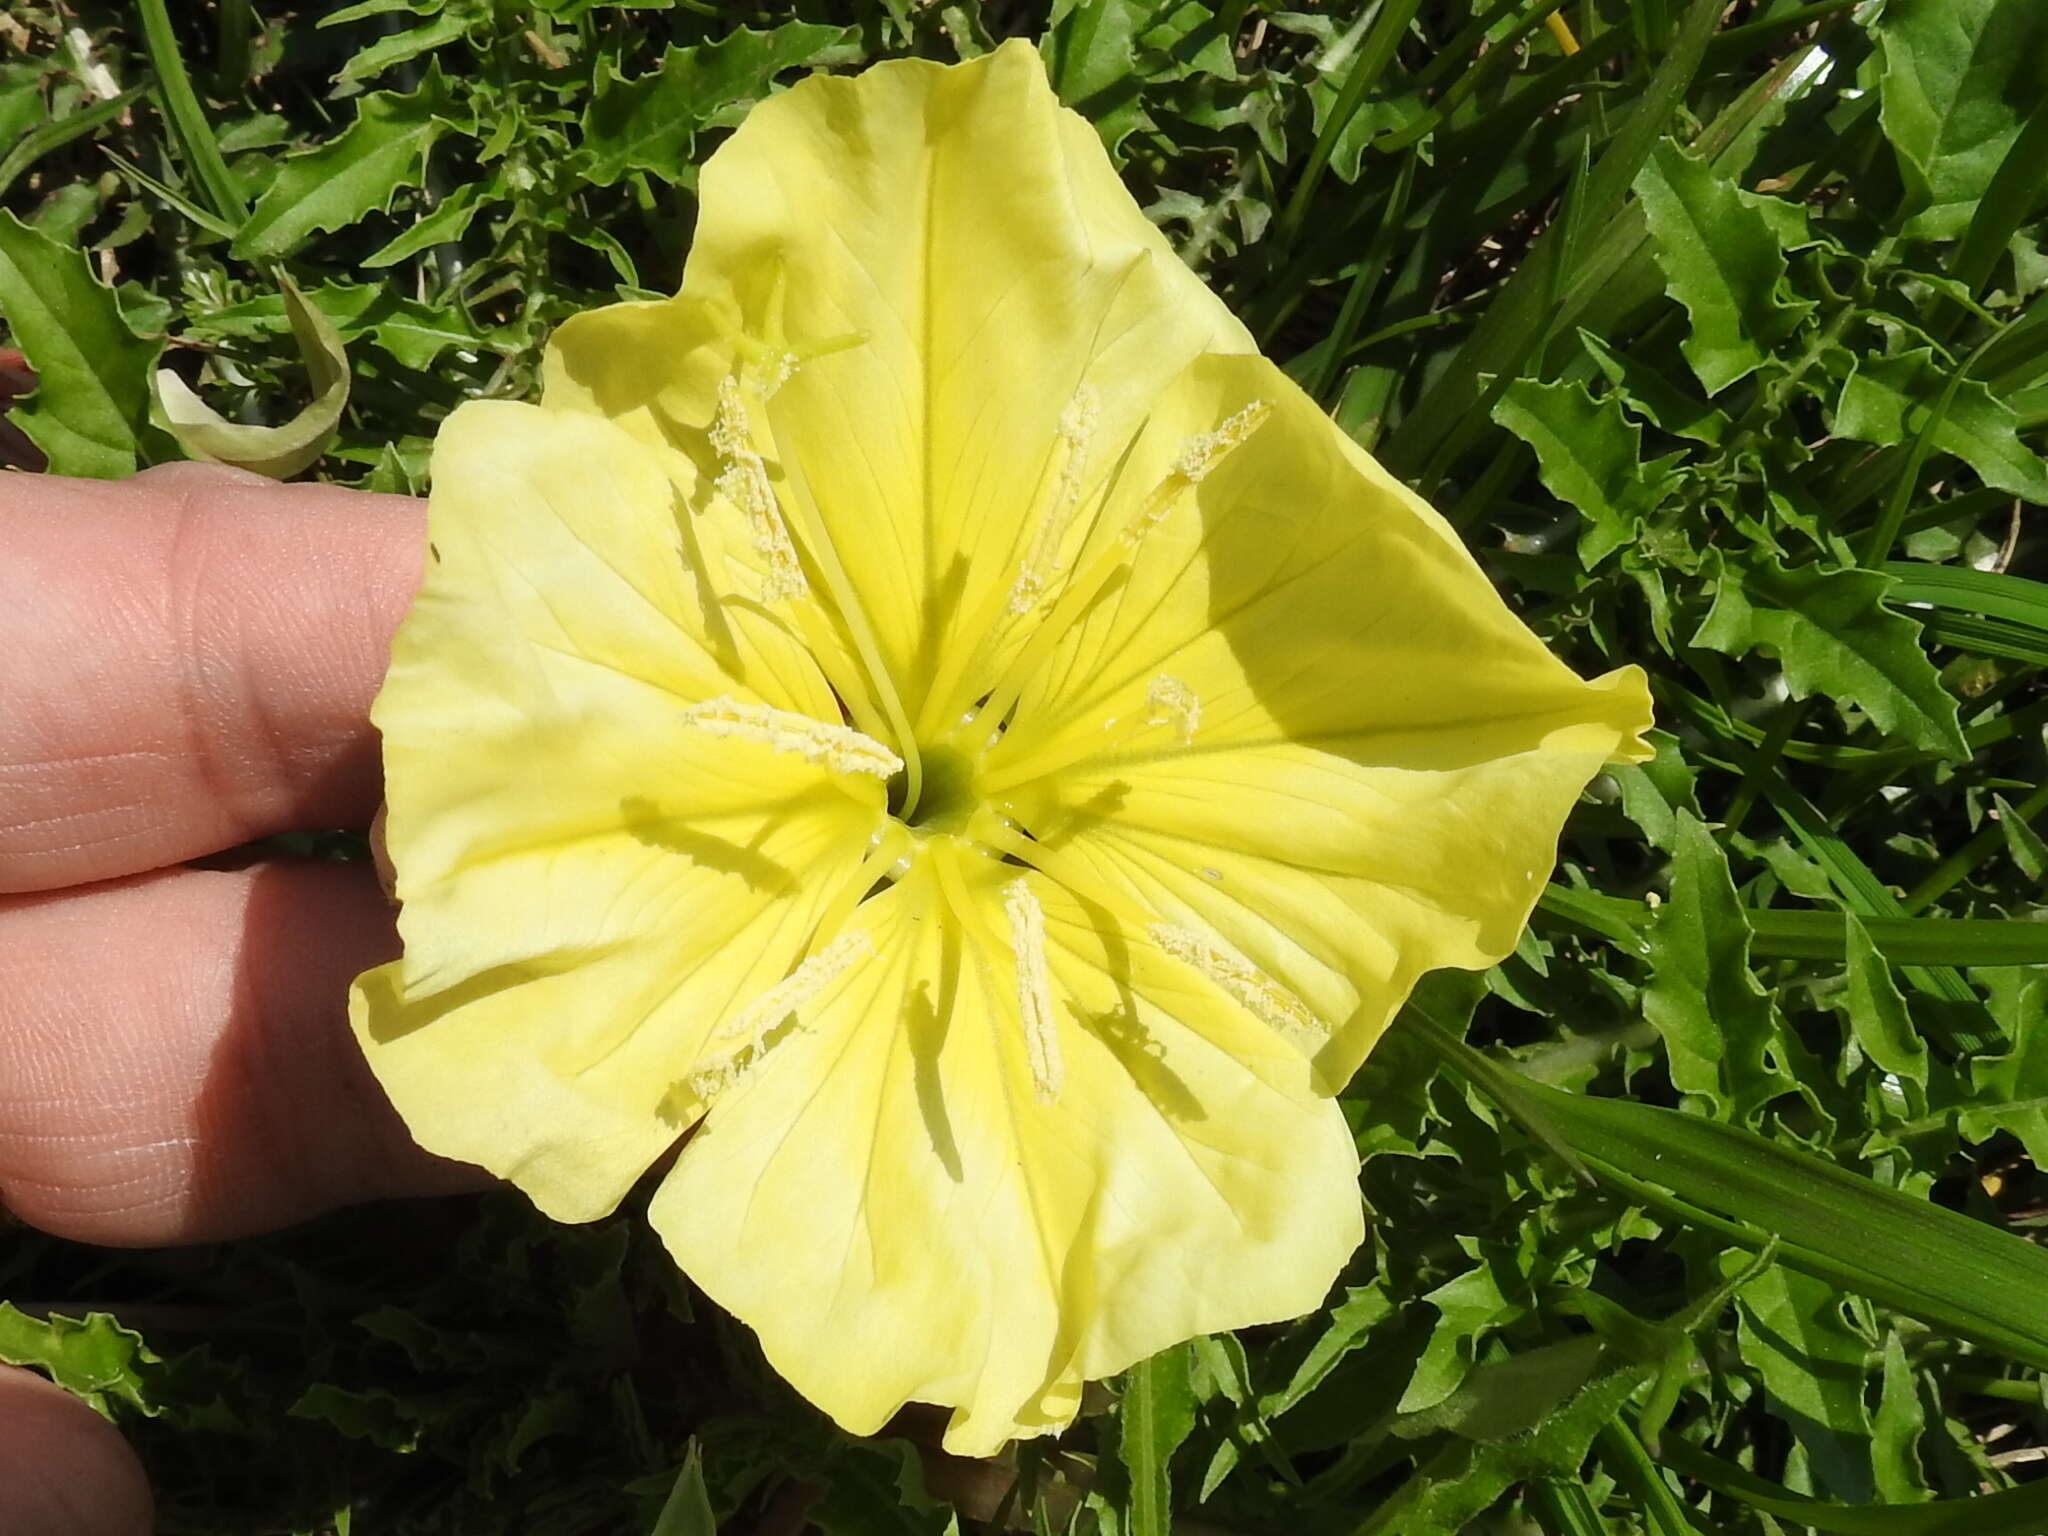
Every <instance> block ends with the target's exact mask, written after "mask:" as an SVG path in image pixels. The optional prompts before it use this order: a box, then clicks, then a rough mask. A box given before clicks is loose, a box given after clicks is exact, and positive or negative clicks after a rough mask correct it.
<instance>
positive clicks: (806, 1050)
mask: <svg viewBox="0 0 2048 1536" xmlns="http://www.w3.org/2000/svg"><path fill="white" fill-rule="evenodd" d="M1017 873H1018V872H1017V870H1016V869H1015V868H1014V867H1013V866H1008V865H1003V864H997V863H993V862H991V861H988V860H986V859H981V858H977V857H973V856H966V855H956V854H954V853H952V852H951V851H949V850H947V849H946V848H945V847H944V846H943V840H940V841H938V842H935V843H934V844H933V845H929V847H928V856H927V857H926V858H924V859H922V860H920V861H919V863H918V865H917V866H916V868H915V869H914V870H913V872H912V873H911V874H910V876H909V877H908V878H907V879H906V880H905V881H904V882H903V883H902V884H900V885H898V886H896V887H894V888H892V889H891V890H890V891H888V892H887V893H885V894H883V895H881V896H878V897H876V898H875V899H873V900H871V901H870V902H868V903H867V904H866V905H864V906H863V907H862V908H861V909H860V911H859V913H858V914H857V917H856V921H857V922H858V923H860V924H862V925H864V926H866V927H867V928H868V929H869V931H870V933H871V935H872V938H873V942H874V953H875V958H874V959H873V960H871V961H869V962H868V963H867V964H866V965H864V966H863V967H861V968H859V969H858V970H856V971H853V972H850V973H849V974H848V975H847V976H846V977H845V978H844V979H843V980H842V982H841V983H840V985H839V987H838V989H837V990H836V992H834V993H832V994H829V995H827V996H825V997H822V998H820V999H819V1000H818V1003H817V1005H816V1007H815V1009H814V1010H813V1011H812V1012H811V1013H810V1014H809V1015H808V1016H807V1017H806V1018H805V1020H804V1023H803V1027H802V1028H801V1029H799V1030H798V1031H796V1032H795V1033H793V1034H791V1035H790V1036H789V1037H788V1038H786V1039H785V1040H783V1041H782V1043H780V1044H779V1045H777V1046H775V1047H774V1048H773V1050H771V1051H770V1052H769V1053H768V1055H767V1056H766V1057H765V1059H764V1060H763V1061H762V1063H761V1064H760V1066H759V1068H758V1069H757V1070H756V1071H755V1072H754V1073H753V1074H752V1075H751V1076H750V1077H748V1078H747V1079H746V1080H745V1081H743V1082H742V1083H741V1084H740V1085H739V1086H738V1087H737V1088H735V1089H733V1090H732V1091H731V1093H730V1094H729V1095H728V1096H727V1097H724V1098H721V1099H719V1100H718V1101H717V1102H716V1103H715V1104H714V1106H713V1108H712V1110H711V1113H710V1115H709V1116H708V1117H707V1119H706V1120H705V1122H704V1124H703V1126H702V1127H701V1129H700V1130H699V1132H698V1134H697V1135H696V1136H695V1137H694V1138H692V1140H691V1141H690V1142H689V1143H688V1145H686V1146H685V1148H684V1150H683V1154H682V1156H681V1158H680V1159H679V1160H678V1162H677V1164H676V1167H675V1168H674V1169H673V1170H672V1171H671V1172H670V1174H669V1175H668V1178H667V1179H666V1180H665V1181H664V1183H663V1185H662V1187H661V1190H660V1192H659V1193H658V1194H657V1195H656V1197H655V1200H654V1204H653V1207H652V1210H651V1212H650V1215H651V1217H652V1220H653V1221H654V1224H655V1226H656V1227H657V1229H658V1230H659V1231H660V1232H661V1234H662V1236H663V1238H664V1240H665V1241H666V1242H667V1243H668V1245H669V1247H670V1249H671V1250H672V1251H673V1252H674V1254H675V1256H676V1258H677V1260H678V1262H679V1263H681V1264H682V1266H683V1267H684V1269H685V1270H687V1271H688V1273H689V1274H690V1275H691V1277H692V1278H693V1279H695V1280H696V1281H697V1282H698V1283H699V1284H700V1285H702V1286H703V1287H704V1289H705V1290H706V1291H707V1292H708V1293H709V1294H710V1295H711V1296H712V1297H713V1298H714V1299H716V1300H717V1301H718V1302H719V1303H720V1304H721V1305H723V1306H725V1307H726V1308H728V1309H729V1310H731V1311H732V1312H734V1313H735V1314H736V1315H737V1316H739V1317H740V1318H741V1319H742V1320H744V1321H746V1322H747V1323H749V1324H750V1325H751V1326H752V1327H753V1328H754V1329H755V1330H756V1331H757V1332H758V1333H759V1334H760V1337H761V1342H762V1345H763V1348H764V1349H765V1350H766V1352H767V1355H768V1358H769V1360H770V1361H771V1362H772V1363H773V1364H774V1365H775V1367H776V1369H777V1370H779V1371H780V1372H782V1373H783V1375H785V1376H786V1377H787V1378H788V1379H789V1380H790V1382H791V1383H792V1384H793V1385H795V1386H796V1387H797V1388H798V1390H800V1391H802V1392H803V1393H804V1394H805V1395H806V1396H808V1397H810V1398H811V1399H812V1400H813V1401H814V1402H817V1403H818V1404H819V1405H820V1406H822V1407H823V1408H824V1409H825V1410H826V1411H827V1412H828V1413H830V1414H832V1416H833V1417H834V1418H836V1419H837V1420H838V1421H839V1422H840V1423H841V1424H842V1425H844V1426H845V1427H846V1428H848V1429H850V1430H852V1431H854V1432H855V1433H871V1432H873V1431H874V1430H876V1429H878V1428H880V1426H881V1425H882V1424H883V1423H884V1422H885V1421H886V1420H887V1419H888V1418H889V1416H890V1415H891V1414H892V1413H894V1412H895V1411H896V1409H897V1408H898V1407H900V1406H901V1405H902V1404H903V1403H904V1402H905V1401H911V1400H915V1401H921V1402H933V1403H942V1404H947V1405H950V1406H952V1407H953V1408H954V1409H955V1412H954V1415H953V1420H952V1424H951V1427H950V1428H949V1430H948V1432H947V1436H946V1444H947V1447H948V1449H950V1450H953V1451H956V1452H959V1453H963V1454H968V1455H987V1454H990V1453H992V1452H994V1451H995V1450H996V1449H997V1448H998V1447H999V1446H1000V1445H1001V1444H1002V1442H1003V1441H1005V1440H1006V1439H1009V1438H1011V1437H1013V1436H1019V1435H1034V1434H1042V1433H1046V1432H1049V1431H1051V1430H1055V1429H1058V1428H1060V1427H1061V1426H1062V1425H1064V1424H1065V1423H1067V1422H1068V1421H1069V1420H1071V1419H1072V1417H1073V1416H1074V1413H1075V1411H1076V1408H1077V1407H1078V1403H1079V1397H1080V1387H1081V1383H1082V1382H1083V1381H1084V1380H1092V1379H1095V1378H1098V1377H1102V1376H1106V1375H1110V1374H1112V1373H1114V1372H1116V1371H1119V1370H1122V1369H1124V1368H1125V1367H1127V1366H1129V1365H1130V1364H1132V1363H1134V1362H1135V1361H1137V1360H1140V1359H1143V1358H1145V1357H1146V1356H1147V1355H1150V1354H1152V1353H1154V1352H1156V1351H1157V1350H1159V1349H1162V1348H1164V1347H1166V1346H1167V1345H1169V1344H1172V1343H1175V1342H1177V1341H1179V1340H1181V1339H1185V1338H1189V1337H1192V1336H1194V1335H1196V1334H1200V1333H1206V1332H1212V1331H1215V1330H1219V1329H1224V1328H1234V1327H1242V1326H1246V1325H1249V1324H1252V1323H1258V1322H1266V1321H1272V1320H1275V1319H1279V1318H1285V1317H1292V1316H1296V1315H1299V1314H1300V1313H1302V1312H1305V1311H1308V1310H1310V1309H1311V1308H1313V1307H1314V1306H1316V1305H1317V1304H1318V1303H1319V1302H1320V1301H1321V1300H1322V1298H1323V1296H1324V1294H1325V1293H1326V1291H1327V1289H1328V1287H1329V1285H1330V1283H1331V1282H1332V1280H1333V1279H1334V1278H1335V1276H1336V1273H1337V1271H1338V1269H1339V1267H1340V1266H1341V1265H1342V1263H1343V1261H1344V1259H1345V1257H1346V1256H1347V1255H1348V1254H1349V1253H1350V1252H1351V1251H1352V1249H1353V1248H1354V1247H1355V1246H1356V1245H1357V1243H1358V1241H1359V1239H1360V1237H1361V1235H1362V1231H1363V1228H1362V1220H1361V1212H1360V1205H1359V1199H1358V1192H1357V1182H1356V1173H1357V1154H1356V1152H1355V1150H1354V1148H1353V1145H1352V1142H1351V1138H1350V1135H1349V1133H1348V1131H1347V1130H1346V1129H1345V1126H1344V1122H1343V1117H1342V1115H1341V1113H1340V1112H1339V1111H1338V1109H1337V1107H1336V1106H1335V1105H1334V1104H1333V1103H1331V1102H1329V1101H1327V1100H1324V1099H1319V1098H1318V1097H1317V1095H1316V1094H1315V1092H1314V1090H1313V1088H1312V1086H1311V1084H1310V1082H1309V1074H1308V1070H1307V1067H1306V1064H1305V1063H1304V1061H1303V1060H1302V1058H1301V1056H1300V1055H1299V1054H1298V1053H1297V1052H1296V1051H1294V1050H1293V1049H1292V1048H1291V1047H1289V1046H1287V1045H1286V1044H1285V1043H1284V1042H1283V1041H1282V1040H1281V1039H1280V1038H1279V1037H1278V1036H1276V1035H1275V1034H1274V1033H1273V1032H1272V1031H1271V1030H1269V1029H1267V1028H1266V1027H1265V1026H1264V1025H1262V1024H1260V1023H1259V1022H1258V1021H1257V1020H1256V1019H1254V1018H1252V1017H1251V1016H1250V1015H1249V1014H1247V1013H1246V1012H1245V1011H1244V1009H1242V1008H1241V1007H1239V1006H1237V1005H1236V1004H1235V1003H1234V1002H1233V1001H1232V1000H1231V999H1230V998H1229V997H1228V996H1227V995H1226V994H1225V993H1224V992H1222V991H1221V990H1220V989H1219V988H1217V987H1216V986H1215V985H1214V984H1213V983H1212V982H1211V981H1209V980H1208V979H1206V978H1205V977H1204V976H1202V975H1201V974H1200V973H1199V972H1198V971H1196V970H1194V969H1191V968H1190V967H1189V966H1187V965H1186V964H1185V963H1184V962H1182V961H1180V960H1177V959H1175V958H1173V957H1172V956H1171V955H1169V954H1166V953H1164V952H1163V951H1162V950H1161V949H1160V948H1159V947H1158V945H1157V944H1156V943H1154V942H1153V940H1152V939H1150V938H1149V937H1148V936H1147V935H1146V934H1145V933H1144V932H1143V931H1133V930H1131V929H1129V928H1127V927H1125V926H1121V925H1118V924H1116V923H1115V922H1114V921H1113V920H1112V919H1109V918H1107V917H1106V916H1104V915H1102V914H1100V913H1091V912H1089V911H1087V910H1085V909H1084V908H1083V907H1082V906H1081V905H1080V904H1079V903H1078V902H1076V901H1075V900H1074V899H1073V898H1072V897H1070V896H1067V895H1065V894H1064V893H1062V892H1061V891H1060V889H1059V888H1058V887H1056V886H1055V885H1053V884H1052V883H1051V882H1049V881H1047V880H1045V879H1044V878H1042V877H1040V876H1037V875H1032V876H1028V877H1026V879H1025V884H1026V887H1027V888H1028V892H1029V897H1030V900H1032V901H1034V902H1036V903H1038V904H1039V905H1040V907H1041V909H1042V917H1043V940H1042V942H1043V950H1044V960H1045V964H1046V968H1047V972H1048V976H1047V990H1048V991H1049V994H1050V996H1051V998H1052V1000H1053V1014H1054V1020H1055V1027H1056V1030H1057V1036H1058V1038H1057V1045H1056V1050H1057V1053H1058V1059H1059V1063H1060V1066H1059V1071H1058V1086H1057V1092H1056V1093H1055V1094H1053V1095H1052V1096H1050V1098H1049V1099H1047V1098H1046V1097H1045V1096H1043V1095H1042V1094H1041V1093H1040V1092H1039V1091H1038V1089H1039V1087H1040V1086H1041V1079H1042V1077H1043V1073H1042V1071H1041V1070H1039V1069H1038V1068H1035V1067H1034V1064H1033V1061H1032V1059H1031V1042H1030V1040H1029V1039H1028V1038H1027V1035H1026V1030H1025V1026H1024V1025H1023V1023H1022V1022H1021V1021H1020V1018H1019V1012H1018V991H1017V974H1016V971H1017V966H1016V961H1015V959H1014V958H1013V957H1014V956H1015V955H1016V954H1017V953H1018V951H1017V950H1016V949H1015V948H1014V947H1013V945H1012V943H1011V940H1010V938H1009V937H1008V935H1010V934H1011V933H1012V932H1013V928H1012V925H1011V921H1010V919H1011V918H1012V917H1014V915H1015V907H1016V905H1017V902H1018V897H1017V895H1016V892H1015V890H1014V887H1015V885H1016V881H1015V879H1014V878H1013V877H1015V876H1016V875H1017Z"/></svg>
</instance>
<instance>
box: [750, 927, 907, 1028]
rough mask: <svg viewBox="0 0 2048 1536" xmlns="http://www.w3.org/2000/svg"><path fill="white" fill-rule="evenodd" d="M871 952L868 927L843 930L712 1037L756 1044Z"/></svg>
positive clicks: (872, 941)
mask: <svg viewBox="0 0 2048 1536" xmlns="http://www.w3.org/2000/svg"><path fill="white" fill-rule="evenodd" d="M874 952H875V941H874V940H873V939H871V938H869V937H868V931H867V929H865V928H855V929H852V930H850V931H849V932H846V933H842V934H841V935H839V937H838V938H836V939H834V940H833V941H832V942H831V943H830V944H827V945H826V946H825V947H824V948H823V949H821V950H819V951H818V952H817V953H816V954H815V955H812V956H810V957H809V958H808V959H806V960H805V961H804V962H803V964H801V965H799V966H798V967H797V968H796V969H795V970H793V971H791V972H790V973H789V974H788V975H787V976H785V977H783V978H782V980H780V981H778V982H777V983H775V985H774V986H772V987H770V988H769V989H768V990H767V991H766V992H763V993H761V994H760V995H759V996H758V997H756V998H755V999H754V1000H753V1001H752V1002H750V1003H748V1004H747V1005H746V1006H745V1007H744V1008H741V1009H740V1010H739V1012H737V1013H735V1014H734V1015H733V1016H732V1017H731V1018H729V1019H727V1020H726V1021H725V1022H724V1023H723V1024H721V1025H719V1026H718V1028H717V1029H715V1030H713V1031H712V1033H711V1038H712V1039H714V1040H741V1041H744V1042H746V1043H747V1044H749V1045H752V1044H756V1043H758V1042H759V1041H760V1039H761V1037H762V1036H763V1035H765V1034H767V1033H768V1031H769V1030H771V1029H773V1028H774V1027H775V1026H776V1025H777V1024H780V1023H781V1022H782V1021H783V1020H784V1019H786V1018H787V1017H789V1015H790V1014H792V1013H794V1012H796V1011H797V1009H799V1008H801V1007H802V1006H803V1005H804V1004H805V1003H808V1002H809V1001H810V1000H811V999H812V998H814V997H816V996H817V995H818V994H819V993H820V992H822V991H824V990H825V988H826V987H827V986H829V985H830V984H831V983H832V982H833V981H835V980H837V979H838V978H839V977H840V976H841V975H842V974H844V972H845V971H846V968H847V967H848V966H850V965H852V964H853V962H854V961H856V960H860V959H863V958H865V957H866V956H868V955H871V954H873V953H874Z"/></svg>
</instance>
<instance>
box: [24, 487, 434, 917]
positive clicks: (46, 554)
mask: <svg viewBox="0 0 2048 1536" xmlns="http://www.w3.org/2000/svg"><path fill="white" fill-rule="evenodd" d="M424 527H425V524H424V513H423V511H422V508H421V505H420V504H419V503H417V502H415V501H412V500H411V499H409V498H407V497H403V496H374V495H369V494H367V493H364V492H360V491H348V490H342V489H340V488H338V487H335V486H320V485H305V486H280V485H276V484H273V483H272V482H270V481H268V480H264V479H262V478H261V477H259V476H255V475H248V474H242V473H239V472H235V471H227V470H220V469H216V468H213V467H211V466H206V465H196V464H180V465H169V466H166V467H165V468H163V469H156V470H151V471H149V472H148V473H147V474H144V475H141V476H138V477H137V478H136V479H134V480H130V481H123V482H120V483H109V482H105V481H95V480H70V479H64V478H62V477H58V476H50V475H20V474H0V529H4V537H5V540H6V546H7V558H6V559H5V560H4V561H0V698H4V699H5V700H6V701H7V707H6V709H5V710H0V891H33V890H56V889H59V888H61V887H63V886H67V885H77V884H82V883H84V882H86V881H89V880H101V879H108V878H111V877H113V876H117V875H125V874H133V873H136V872H138V871H141V870H146V869H159V868H162V867H164V866H166V865H169V864H173V863H176V862H177V861H179V860H181V859H187V858H192V857H195V856H197V855H200V854H205V853H212V852H215V851H217V850H219V849H222V848H228V847H232V846H233V845H235V844H236V843H240V842H246V841H247V840H249V839H250V838H252V837H259V836H263V835H266V834H268V833H272V832H279V831H284V830H287V829H289V828H294V827H322V826H361V825H366V824H367V823H368V821H369V819H370V814H371V812H372V811H373V810H374V809H375V808H376V803H377V798H378V766H377V746H376V740H375V737H374V735H373V733H372V732H371V730H370V727H369V724H368V720H367V713H368V710H369V705H370V700H371V698H372V697H373V696H374V695H375V693H376V691H377V685H378V682H379V680H380V679H381V678H382V677H383V675H384V669H385V666H386V664H387V662H388V660H389V644H390V639H391V632H392V630H393V629H394V628H396V626H397V624H398V619H399V616H400V615H401V614H402V613H403V612H404V610H405V606H406V604H407V602H408V601H409V600H410V598H411V595H412V591H413V588H414V587H415V586H416V585H417V584H418V580H419V559H420V546H421V543H422V541H423V538H424Z"/></svg>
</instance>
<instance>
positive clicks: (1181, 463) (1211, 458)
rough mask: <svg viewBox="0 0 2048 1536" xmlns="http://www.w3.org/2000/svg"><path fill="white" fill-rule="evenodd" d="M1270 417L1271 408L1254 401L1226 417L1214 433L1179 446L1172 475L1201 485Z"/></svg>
mask: <svg viewBox="0 0 2048 1536" xmlns="http://www.w3.org/2000/svg"><path fill="white" fill-rule="evenodd" d="M1272 414H1273V407H1272V406H1270V405H1268V404H1267V403H1266V402H1265V401H1263V400H1254V401H1253V402H1252V403H1251V404H1250V405H1247V406H1245V407H1244V408H1243V409H1242V410H1239V411H1237V412H1234V413H1233V414H1232V415H1230V416H1227V417H1225V418H1224V420H1223V421H1222V423H1221V424H1220V425H1219V426H1217V428H1216V430H1215V431H1213V432H1197V433H1196V434H1195V435H1194V436H1193V437H1191V438H1189V439H1188V440H1187V441H1186V442H1184V443H1182V444H1181V449H1180V454H1179V456H1178V457H1176V458H1175V459H1174V461H1173V473H1174V475H1175V476H1176V477H1177V478H1179V479H1181V480H1185V481H1187V483H1188V484H1190V485H1200V484H1201V483H1202V482H1203V481H1204V480H1206V479H1207V478H1208V477H1209V475H1210V473H1211V472H1212V471H1213V470H1214V469H1215V468H1216V466H1217V465H1219V464H1221V463H1222V462H1223V461H1224V460H1225V459H1227V458H1229V457H1230V455H1231V454H1232V453H1233V452H1235V451H1236V450H1237V449H1239V448H1241V447H1243V446H1244V444H1245V443H1246V441H1247V440H1249V439H1250V437H1251V435H1252V434H1253V433H1254V432H1256V431H1258V430H1259V428H1260V427H1261V426H1263V425H1264V424H1265V421H1266V418H1267V417H1268V416H1270V415H1272Z"/></svg>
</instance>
